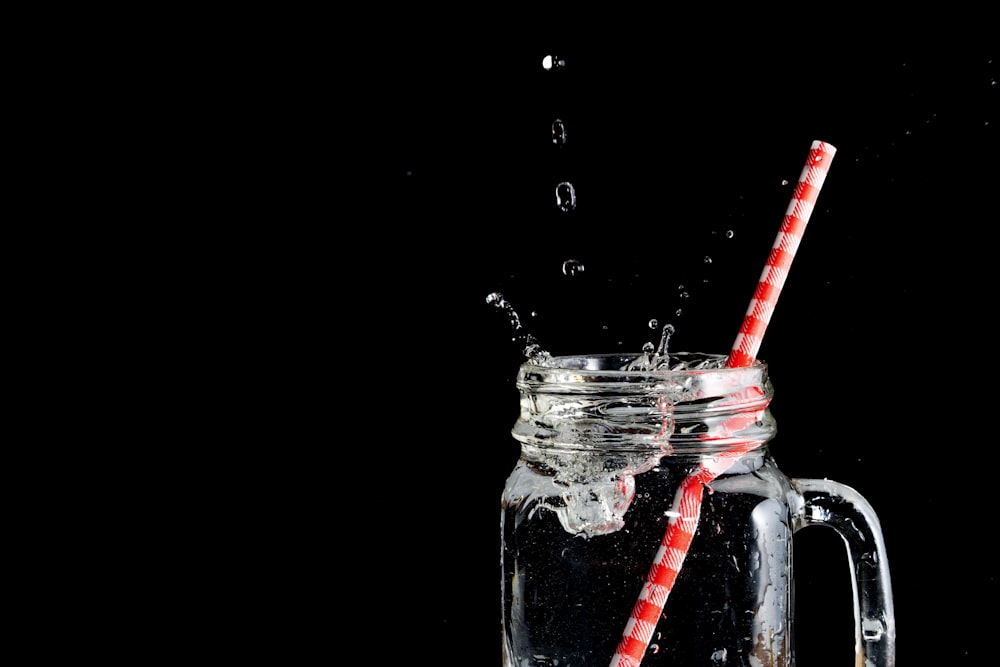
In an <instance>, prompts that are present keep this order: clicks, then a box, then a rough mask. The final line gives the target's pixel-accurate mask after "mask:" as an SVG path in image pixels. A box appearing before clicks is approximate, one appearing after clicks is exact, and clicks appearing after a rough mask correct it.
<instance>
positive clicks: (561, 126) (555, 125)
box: [552, 118, 566, 146]
mask: <svg viewBox="0 0 1000 667" xmlns="http://www.w3.org/2000/svg"><path fill="white" fill-rule="evenodd" d="M552 143H554V144H555V145H556V146H563V145H565V143H566V124H565V123H563V122H562V121H561V120H559V119H558V118H556V119H555V120H554V121H552Z"/></svg>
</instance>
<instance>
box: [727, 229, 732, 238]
mask: <svg viewBox="0 0 1000 667" xmlns="http://www.w3.org/2000/svg"><path fill="white" fill-rule="evenodd" d="M726 238H727V239H731V238H733V230H731V229H727V230H726Z"/></svg>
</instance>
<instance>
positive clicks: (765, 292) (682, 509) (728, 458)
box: [611, 141, 837, 667]
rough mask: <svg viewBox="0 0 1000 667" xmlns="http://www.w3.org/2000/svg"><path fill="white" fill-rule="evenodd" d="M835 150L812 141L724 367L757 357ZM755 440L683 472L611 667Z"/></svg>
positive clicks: (655, 607) (623, 661)
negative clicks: (718, 488)
mask: <svg viewBox="0 0 1000 667" xmlns="http://www.w3.org/2000/svg"><path fill="white" fill-rule="evenodd" d="M836 152H837V149H836V148H834V147H833V146H831V145H830V144H828V143H825V142H822V141H814V142H813V143H812V147H811V148H810V149H809V156H808V158H807V159H806V164H805V166H804V167H803V169H802V174H801V175H800V176H799V181H798V183H797V184H796V186H795V191H794V192H793V193H792V200H791V202H789V204H788V210H787V211H786V212H785V217H784V219H783V220H782V222H781V228H780V230H779V231H778V236H777V237H776V238H775V240H774V245H773V246H772V248H771V253H770V255H769V256H768V259H767V264H766V265H765V266H764V271H763V272H762V273H761V276H760V280H759V281H758V282H757V288H756V289H755V290H754V295H753V298H752V299H751V300H750V306H749V308H747V312H746V315H744V317H743V323H742V324H741V325H740V331H739V333H738V334H737V336H736V341H735V342H734V343H733V347H732V350H731V351H730V353H729V357H728V358H727V359H726V367H728V368H739V367H745V366H750V365H751V364H753V362H754V361H755V360H756V358H757V352H758V351H759V349H760V343H761V339H762V338H763V337H764V331H765V329H766V328H767V324H768V322H770V320H771V313H772V312H773V311H774V304H775V302H776V301H777V300H778V295H779V294H780V293H781V288H782V286H783V285H784V284H785V278H786V276H787V275H788V269H789V266H790V265H791V263H792V259H794V257H795V251H796V250H797V249H798V247H799V241H800V240H801V239H802V233H803V232H804V231H805V227H806V224H807V223H808V222H809V217H810V216H811V215H812V211H813V207H814V206H815V204H816V198H817V197H818V196H819V191H820V188H821V187H822V186H823V182H824V181H825V180H826V174H827V171H828V170H829V169H830V162H832V160H833V156H834V154H835V153H836ZM755 419H756V417H755V416H752V415H741V416H737V417H734V418H732V419H730V420H727V422H726V424H725V426H724V427H723V428H724V430H725V431H726V434H729V433H733V432H736V431H739V430H740V429H741V428H743V427H744V426H747V425H749V423H751V422H752V421H754V420H755ZM760 444H761V442H760V441H747V442H743V443H741V444H740V445H738V446H736V447H732V448H730V449H727V450H726V451H724V452H722V453H720V454H717V455H715V456H712V457H709V458H708V459H705V460H703V461H702V462H701V463H700V464H699V465H698V469H697V470H696V471H695V472H693V473H691V474H690V475H688V477H687V478H686V479H685V480H684V481H683V482H682V483H681V485H680V487H679V488H678V489H677V494H676V495H675V496H674V506H673V512H672V514H671V519H670V521H669V522H668V523H667V529H666V531H665V532H664V535H663V539H662V540H661V542H660V548H659V549H658V550H657V552H656V555H655V557H654V558H653V564H652V566H650V568H649V573H648V574H647V575H646V581H645V582H644V583H643V586H642V590H641V591H640V593H639V599H638V600H637V601H636V603H635V606H634V607H633V609H632V614H631V616H629V619H628V623H626V625H625V631H624V632H623V633H622V639H621V642H619V644H618V648H617V650H616V652H615V654H614V656H613V657H612V658H611V667H638V666H639V664H640V663H641V662H642V657H643V655H645V653H646V650H647V649H648V648H649V642H650V639H651V638H652V636H653V632H654V631H655V630H656V624H657V623H658V622H659V620H660V615H661V614H662V613H663V607H664V605H666V602H667V597H668V596H669V595H670V591H671V590H672V589H673V586H674V582H675V581H676V580H677V575H678V574H679V573H680V570H681V565H683V563H684V558H685V557H686V556H687V552H688V548H689V547H690V545H691V540H692V539H693V538H694V534H695V532H696V531H697V529H698V520H699V518H700V517H701V503H702V495H703V490H704V487H705V485H707V484H710V483H711V482H712V480H714V479H715V478H716V477H717V476H718V475H720V474H722V473H723V472H725V471H726V470H728V469H729V468H730V466H732V464H733V463H734V462H735V461H736V460H737V459H739V458H740V457H741V456H742V455H743V454H745V453H746V452H747V451H749V450H751V449H754V448H756V447H758V446H759V445H760Z"/></svg>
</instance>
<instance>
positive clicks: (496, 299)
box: [486, 292, 521, 340]
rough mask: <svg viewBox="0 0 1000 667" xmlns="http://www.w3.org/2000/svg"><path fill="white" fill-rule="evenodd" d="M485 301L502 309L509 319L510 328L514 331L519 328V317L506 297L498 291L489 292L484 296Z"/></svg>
mask: <svg viewBox="0 0 1000 667" xmlns="http://www.w3.org/2000/svg"><path fill="white" fill-rule="evenodd" d="M486 303H487V304H489V305H491V306H494V307H496V308H499V309H500V310H502V311H504V313H506V315H507V318H508V319H509V320H510V326H511V328H512V329H513V330H514V331H517V330H518V329H520V328H521V318H520V317H518V314H517V311H515V310H514V306H512V305H511V304H510V303H509V302H508V301H507V299H505V298H503V294H501V293H500V292H491V293H490V294H488V295H487V296H486ZM515 340H516V339H515Z"/></svg>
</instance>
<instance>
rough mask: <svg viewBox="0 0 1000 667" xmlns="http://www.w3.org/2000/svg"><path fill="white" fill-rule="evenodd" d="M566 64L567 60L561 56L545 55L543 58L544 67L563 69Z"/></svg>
mask: <svg viewBox="0 0 1000 667" xmlns="http://www.w3.org/2000/svg"><path fill="white" fill-rule="evenodd" d="M565 66H566V61H565V60H563V59H562V58H560V57H559V56H551V55H550V56H545V57H544V58H542V67H543V68H545V69H562V68H563V67H565Z"/></svg>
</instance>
